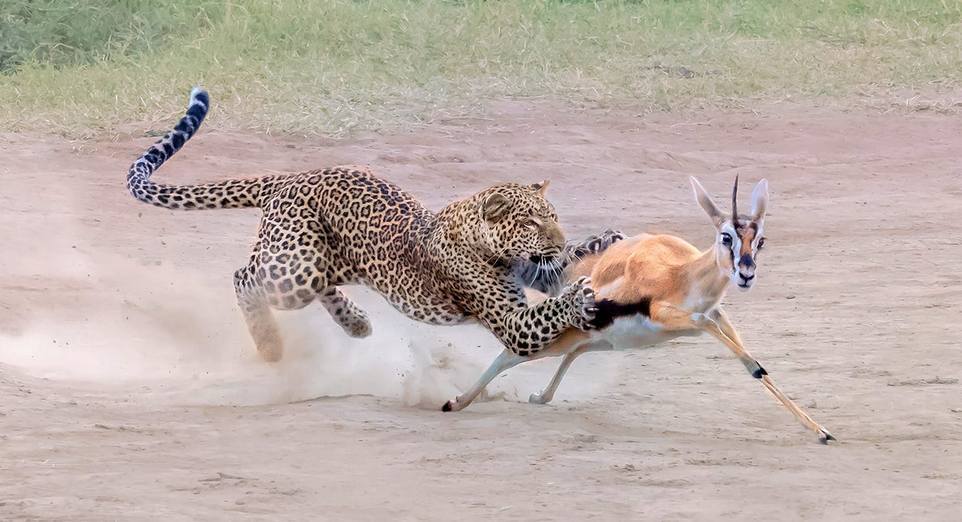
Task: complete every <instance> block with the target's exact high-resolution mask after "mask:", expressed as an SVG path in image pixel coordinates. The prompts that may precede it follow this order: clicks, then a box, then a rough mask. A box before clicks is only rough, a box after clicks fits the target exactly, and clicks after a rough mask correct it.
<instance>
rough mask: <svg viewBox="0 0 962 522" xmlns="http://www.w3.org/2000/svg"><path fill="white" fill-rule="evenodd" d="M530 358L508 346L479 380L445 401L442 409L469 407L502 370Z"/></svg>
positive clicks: (457, 409)
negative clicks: (466, 389)
mask: <svg viewBox="0 0 962 522" xmlns="http://www.w3.org/2000/svg"><path fill="white" fill-rule="evenodd" d="M528 359H530V358H529V357H522V356H520V355H518V354H516V353H514V352H512V351H511V350H509V349H508V348H505V349H504V351H503V352H501V354H500V355H498V357H497V358H496V359H495V360H494V362H492V363H491V366H489V367H488V369H487V370H485V371H484V373H483V374H481V378H480V379H478V382H476V383H474V386H472V387H471V388H470V389H469V390H468V391H466V392H464V393H462V394H461V395H458V396H457V397H455V398H454V399H452V400H450V401H448V402H446V403H444V406H442V407H441V411H460V410H463V409H464V408H467V407H468V405H469V404H471V402H472V401H473V400H474V399H476V398H477V397H478V395H480V394H481V392H482V391H484V388H485V386H487V385H488V383H490V382H491V381H492V380H494V378H495V377H497V376H498V375H500V374H501V372H503V371H505V370H507V369H509V368H513V367H515V366H517V365H519V364H521V363H523V362H525V361H527V360H528Z"/></svg>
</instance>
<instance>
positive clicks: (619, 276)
mask: <svg viewBox="0 0 962 522" xmlns="http://www.w3.org/2000/svg"><path fill="white" fill-rule="evenodd" d="M691 186H692V189H693V190H694V193H695V200H696V201H697V202H698V204H699V205H700V206H701V208H702V209H703V210H704V211H705V213H706V214H708V217H709V218H710V219H711V222H712V224H713V225H714V227H715V231H716V241H715V244H714V245H713V246H712V247H711V248H709V249H707V250H705V251H704V252H702V251H699V250H698V249H696V248H695V247H694V246H692V245H691V244H690V243H688V242H686V241H685V240H683V239H681V238H679V237H676V236H671V235H650V234H641V235H638V236H634V237H631V238H628V239H624V240H622V241H619V242H617V243H615V244H613V245H611V246H610V247H608V248H607V249H606V250H604V251H603V252H601V253H599V254H596V255H592V256H588V257H586V258H584V259H581V260H580V261H578V262H577V263H575V264H573V265H572V266H571V267H570V268H569V270H568V272H567V274H566V277H567V278H568V279H569V280H573V279H576V278H579V277H584V276H590V278H591V281H592V286H593V288H594V289H595V291H596V294H597V299H598V302H597V307H598V312H597V315H596V317H595V320H594V322H593V326H594V327H595V329H594V330H590V331H580V330H574V329H572V330H569V331H568V332H566V333H564V334H562V336H561V337H559V338H558V339H557V340H556V341H554V343H552V344H551V345H550V346H549V347H548V348H546V349H544V350H542V351H541V352H539V353H537V354H536V355H535V356H533V357H520V356H517V355H515V354H513V353H512V352H511V351H510V350H505V351H504V352H503V353H502V354H501V355H499V356H498V358H497V359H496V360H495V361H494V363H493V364H492V365H491V367H490V368H488V370H487V371H485V373H484V374H483V375H482V377H481V379H480V380H479V381H478V382H477V383H476V384H475V385H474V386H473V387H472V388H471V389H470V390H468V391H467V392H466V393H465V394H463V395H461V396H460V397H458V398H457V399H455V400H454V401H451V402H449V403H448V404H449V405H451V404H452V403H453V404H454V405H456V406H457V409H461V408H464V407H465V406H467V405H468V404H469V403H470V402H471V401H472V400H474V398H475V397H477V395H478V394H479V393H480V392H481V391H482V390H483V389H484V387H485V386H487V384H488V383H489V382H490V381H491V379H493V378H494V377H496V376H497V375H498V374H500V373H501V372H503V371H505V370H507V369H508V368H511V367H513V366H516V365H518V364H520V363H522V362H525V361H528V360H532V359H536V358H542V357H556V356H562V355H563V356H564V359H563V360H562V361H561V365H560V366H559V368H558V370H557V372H555V375H554V377H553V378H552V379H551V382H550V383H549V384H548V386H547V388H545V389H544V390H543V391H542V392H541V393H539V394H533V395H531V397H530V399H529V402H532V403H537V404H545V403H547V402H549V401H551V399H552V398H553V397H554V394H555V391H557V389H558V385H559V384H560V383H561V379H562V378H563V377H564V375H565V372H567V371H568V368H569V367H570V366H571V363H572V362H574V360H575V359H576V358H577V357H578V356H579V355H581V354H583V353H586V352H591V351H606V350H627V349H634V348H645V347H649V346H653V345H656V344H660V343H663V342H665V341H668V340H670V339H674V338H676V337H679V336H684V335H699V334H701V333H703V332H706V333H708V334H710V335H712V336H713V337H715V338H716V339H718V340H719V341H721V342H722V343H723V344H724V345H725V346H727V347H728V348H729V349H730V350H731V351H732V352H733V353H734V354H735V355H736V356H737V357H738V359H739V360H740V361H741V362H742V364H744V365H745V368H746V369H747V370H748V372H749V373H750V374H751V376H752V377H754V378H755V379H758V380H759V381H761V383H762V385H763V386H764V387H765V389H766V390H768V392H770V393H771V394H772V395H773V396H774V397H775V398H776V399H777V400H778V401H779V402H781V403H782V404H783V405H784V406H785V407H786V408H788V410H789V411H790V412H791V413H792V414H793V415H794V416H795V417H796V418H797V419H798V420H799V421H801V423H802V424H803V425H804V426H805V427H806V428H808V429H810V430H812V431H814V432H815V433H816V434H817V436H818V439H819V441H820V442H822V443H828V441H830V440H835V437H833V436H832V434H831V433H829V432H828V430H826V429H825V428H823V427H822V426H820V425H819V424H818V423H816V422H815V421H814V420H812V418H811V417H809V416H808V414H807V413H805V412H804V411H803V410H802V409H801V408H799V407H798V405H797V404H795V403H794V402H793V401H792V400H791V399H789V398H788V397H787V396H786V395H785V394H784V393H782V391H781V390H780V389H778V387H777V386H775V383H774V382H772V379H771V377H769V376H768V372H766V371H765V369H764V368H763V367H762V365H761V364H759V363H758V361H757V360H756V359H755V358H754V357H752V355H751V354H750V353H748V350H746V349H745V347H744V344H743V343H742V339H741V337H740V336H739V335H738V332H737V331H736V330H735V327H734V326H732V323H731V321H729V319H728V316H727V315H726V314H725V312H724V310H722V308H721V305H720V302H721V299H722V297H723V296H724V295H725V292H726V290H727V289H728V287H729V285H730V284H734V285H735V286H737V287H738V288H740V289H741V290H748V289H750V288H751V287H752V285H753V284H754V283H755V281H756V272H755V269H756V259H757V256H758V251H759V250H761V249H762V247H763V246H764V243H765V235H764V222H765V209H766V206H767V204H768V182H767V181H766V180H764V179H763V180H761V181H760V182H758V184H757V185H755V189H754V190H753V191H752V209H751V214H750V215H747V216H746V215H740V214H738V211H737V196H738V178H737V176H736V178H735V186H734V189H733V190H732V212H731V214H729V215H725V214H723V213H722V212H721V211H720V210H719V209H718V207H717V206H715V203H714V202H713V201H712V199H711V197H710V196H709V195H708V193H707V192H706V191H705V188H704V187H702V185H701V183H699V182H698V180H696V179H695V178H691Z"/></svg>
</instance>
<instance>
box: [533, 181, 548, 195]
mask: <svg viewBox="0 0 962 522" xmlns="http://www.w3.org/2000/svg"><path fill="white" fill-rule="evenodd" d="M550 184H551V181H549V180H544V181H542V182H541V183H535V184H533V185H531V188H532V190H534V191H535V192H537V193H538V194H541V195H542V196H544V193H545V192H547V190H548V185H550Z"/></svg>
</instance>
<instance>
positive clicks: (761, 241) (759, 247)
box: [755, 238, 765, 250]
mask: <svg viewBox="0 0 962 522" xmlns="http://www.w3.org/2000/svg"><path fill="white" fill-rule="evenodd" d="M764 246H765V238H761V239H759V240H758V246H756V247H755V249H756V250H761V249H762V247H764Z"/></svg>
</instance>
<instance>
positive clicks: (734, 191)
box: [732, 174, 738, 228]
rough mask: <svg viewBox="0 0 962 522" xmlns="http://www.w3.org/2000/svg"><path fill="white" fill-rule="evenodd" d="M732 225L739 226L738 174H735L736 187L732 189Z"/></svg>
mask: <svg viewBox="0 0 962 522" xmlns="http://www.w3.org/2000/svg"><path fill="white" fill-rule="evenodd" d="M732 225H734V226H735V228H738V174H735V188H733V189H732Z"/></svg>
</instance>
